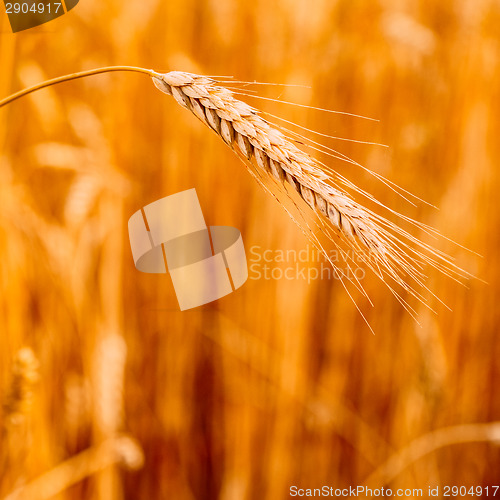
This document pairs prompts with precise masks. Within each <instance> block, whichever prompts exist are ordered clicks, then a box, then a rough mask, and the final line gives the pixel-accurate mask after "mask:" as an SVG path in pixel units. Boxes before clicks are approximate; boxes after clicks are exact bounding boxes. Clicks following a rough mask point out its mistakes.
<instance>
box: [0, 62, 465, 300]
mask: <svg viewBox="0 0 500 500" xmlns="http://www.w3.org/2000/svg"><path fill="white" fill-rule="evenodd" d="M110 71H128V72H137V73H143V74H147V75H149V76H150V77H152V79H153V82H154V84H155V85H156V87H157V88H158V89H160V90H161V91H162V92H165V93H166V94H168V95H171V96H173V97H174V98H175V100H176V101H177V102H178V103H179V104H180V105H181V106H183V107H184V108H187V109H188V110H190V111H191V112H192V113H194V115H196V116H197V117H198V118H199V119H200V120H201V121H202V122H203V123H205V124H206V125H207V126H208V127H210V128H211V129H212V130H214V131H215V132H216V133H217V134H218V135H219V136H220V137H221V138H222V140H223V141H224V142H225V143H226V144H227V145H228V146H229V147H230V148H231V149H233V150H234V151H235V152H236V153H237V154H238V155H239V156H240V157H241V158H242V159H243V160H244V161H245V163H246V164H247V166H248V167H250V171H251V173H252V174H253V175H254V177H256V179H257V180H258V181H259V182H260V183H261V184H262V185H263V186H264V188H266V189H268V190H269V191H271V193H272V194H273V195H275V196H276V194H275V191H274V190H273V188H267V187H266V183H265V180H266V179H274V180H276V181H277V182H279V183H280V184H279V186H281V185H283V186H288V187H289V188H291V189H292V190H294V191H296V192H297V193H298V194H299V196H300V197H301V198H302V199H303V200H304V201H305V202H306V203H307V204H308V205H309V206H310V207H311V208H312V209H313V210H314V211H315V212H316V213H317V214H318V215H319V216H320V221H321V222H322V224H323V228H324V229H326V231H325V232H326V234H327V235H328V236H330V232H329V230H328V229H329V228H328V227H327V226H328V225H329V226H331V227H332V228H333V229H334V230H335V231H336V233H337V236H338V237H339V238H340V240H343V241H344V242H347V243H348V245H349V247H350V248H351V249H352V250H353V252H354V253H355V254H357V255H358V258H360V260H362V261H364V262H365V263H366V264H367V265H368V266H369V267H370V268H371V269H372V270H373V271H374V272H375V274H377V275H378V276H379V277H380V278H381V279H382V280H383V281H384V282H386V283H387V284H388V286H389V288H390V289H391V291H392V292H393V293H394V294H395V295H396V297H397V298H398V300H400V301H402V302H403V303H404V305H405V307H406V306H407V305H408V304H407V303H406V301H404V300H403V299H402V297H401V296H399V294H398V293H396V292H395V290H394V289H393V288H392V286H391V285H390V284H389V283H388V282H387V280H386V278H389V281H390V280H392V281H393V282H395V283H397V284H398V285H400V286H401V287H402V288H403V289H405V290H406V291H408V292H409V293H410V294H412V295H414V296H416V297H417V298H418V299H419V300H421V301H422V302H425V300H424V297H423V295H422V294H421V293H420V292H419V288H423V289H425V290H427V291H428V292H429V293H430V294H431V295H434V294H432V292H431V291H430V290H429V289H428V288H427V287H426V286H425V274H424V272H423V270H424V266H425V265H430V266H432V267H434V268H436V269H437V270H439V271H440V272H442V273H443V274H445V275H447V276H449V277H452V278H453V279H458V278H463V277H470V276H471V275H470V274H469V273H467V272H466V271H464V270H462V269H460V268H459V267H457V266H456V265H455V264H454V263H453V262H452V259H451V258H450V257H448V256H447V255H445V254H443V253H442V252H439V251H438V250H436V249H435V248H433V247H432V246H430V245H427V244H425V243H423V242H422V241H420V240H419V239H418V238H416V237H414V236H412V235H411V234H409V233H408V232H406V231H404V230H403V229H402V228H401V227H400V226H399V225H397V224H394V223H393V222H391V221H389V220H387V219H386V218H384V217H382V216H381V215H379V214H378V213H375V212H373V211H371V210H369V209H367V208H365V207H363V206H362V205H361V204H359V203H358V202H357V201H355V200H354V198H353V197H352V196H351V194H350V193H347V192H345V191H344V190H343V189H344V188H347V189H348V190H350V191H353V192H358V193H360V194H362V195H363V196H365V197H367V198H369V199H370V200H371V201H374V202H376V203H378V204H379V205H382V204H381V203H380V202H377V200H375V199H374V198H373V197H371V196H370V195H369V194H367V193H365V192H363V191H361V190H360V189H358V188H357V187H356V186H355V185H353V184H352V183H350V182H349V181H347V179H345V178H343V177H341V176H340V175H338V174H337V173H336V172H335V171H333V170H332V169H328V168H325V166H324V165H323V164H321V163H320V162H319V161H317V160H315V159H314V158H313V157H312V156H310V155H309V154H307V153H306V152H304V151H302V150H301V149H299V148H298V147H297V146H296V145H295V143H296V142H299V143H302V139H303V138H302V139H300V140H297V137H298V134H296V133H295V132H291V131H287V130H286V129H284V128H283V127H278V126H276V125H273V124H271V123H270V122H269V121H267V120H265V119H264V118H263V117H262V115H261V114H260V112H259V111H258V110H257V109H255V108H253V107H251V106H249V105H248V104H246V103H244V102H242V101H240V100H238V99H236V98H235V97H234V94H233V92H232V91H231V90H229V89H228V88H226V87H223V86H221V85H219V84H218V82H217V81H216V80H215V79H213V78H209V77H206V76H200V75H195V74H192V73H185V72H180V71H172V72H170V73H165V74H161V73H158V72H156V71H153V70H149V69H144V68H140V67H133V66H109V67H105V68H98V69H93V70H88V71H82V72H79V73H73V74H71V75H66V76H62V77H58V78H54V79H52V80H47V81H45V82H42V83H40V84H37V85H34V86H33V87H30V88H27V89H24V90H21V91H19V92H17V93H15V94H13V95H11V96H8V97H6V98H4V99H2V100H0V108H1V107H3V106H5V105H7V104H10V103H12V102H13V101H15V100H17V99H19V98H21V97H24V96H26V95H28V94H30V93H31V92H35V91H38V90H40V89H42V88H45V87H48V86H50V85H54V84H58V83H62V82H65V81H68V80H74V79H77V78H83V77H87V76H92V75H97V74H101V73H107V72H110ZM354 116H356V115H354ZM301 137H302V136H301ZM311 142H312V144H316V145H318V143H315V142H314V141H311ZM320 146H321V145H320ZM313 149H318V148H314V147H313ZM319 150H320V151H323V152H327V154H329V153H328V151H333V150H331V149H330V148H323V149H321V148H320V149H319ZM334 153H335V154H334V155H333V156H334V157H336V158H338V159H341V160H342V161H349V163H352V164H356V162H354V161H353V160H350V159H349V158H347V157H346V156H344V155H341V154H340V153H337V152H334ZM356 165H357V164H356ZM254 166H256V168H257V169H258V170H257V173H255V172H254V170H253V167H254ZM375 176H376V177H377V178H379V176H378V175H376V174H375ZM388 184H389V185H390V184H392V183H390V182H389V183H388ZM278 189H279V188H278ZM286 193H287V194H289V193H288V191H286ZM390 212H392V213H393V214H395V215H397V216H400V217H401V219H402V220H404V221H405V222H407V223H410V224H413V225H415V226H417V227H418V228H419V229H421V230H423V231H424V232H426V233H431V234H434V235H435V234H436V231H435V230H434V229H432V228H431V227H429V226H426V225H424V224H421V223H418V222H416V221H413V220H411V219H409V218H408V217H405V216H402V215H401V214H397V213H396V212H394V211H393V210H390ZM301 215H302V214H301ZM324 221H326V222H327V225H325V224H324ZM302 229H304V228H303V227H302ZM309 229H310V228H309ZM308 234H309V236H311V235H312V231H311V230H310V231H309V232H308ZM332 241H334V243H335V244H337V242H336V241H335V240H332ZM316 242H318V240H315V243H316ZM318 243H319V242H318ZM341 254H342V255H343V256H344V258H346V260H351V261H353V259H352V257H351V256H349V255H348V254H347V253H345V252H344V251H343V250H341ZM330 262H331V261H330ZM331 263H332V265H333V266H334V267H335V265H334V263H333V262H331ZM355 285H356V284H355ZM358 285H359V283H358ZM344 287H345V285H344ZM358 289H361V291H362V292H364V291H363V290H362V287H361V286H360V285H359V286H358ZM438 300H439V299H438Z"/></svg>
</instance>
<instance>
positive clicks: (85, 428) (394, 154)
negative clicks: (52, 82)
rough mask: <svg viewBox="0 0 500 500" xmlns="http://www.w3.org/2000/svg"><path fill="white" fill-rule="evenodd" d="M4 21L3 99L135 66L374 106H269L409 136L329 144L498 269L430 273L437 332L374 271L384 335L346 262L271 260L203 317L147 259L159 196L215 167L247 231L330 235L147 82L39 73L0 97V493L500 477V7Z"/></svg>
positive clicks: (228, 220) (208, 210) (82, 7)
mask: <svg viewBox="0 0 500 500" xmlns="http://www.w3.org/2000/svg"><path fill="white" fill-rule="evenodd" d="M1 23H2V24H1V31H0V62H1V65H0V68H1V71H0V98H1V97H4V96H7V95H8V94H10V93H13V92H15V91H17V90H19V89H21V88H24V87H27V86H30V85H33V84H35V83H38V82H40V81H42V80H44V79H47V78H52V77H56V76H60V75H63V74H66V73H72V72H76V71H80V70H85V69H91V68H95V67H99V66H107V65H113V64H118V65H123V64H128V65H136V66H141V67H145V68H152V69H155V70H158V71H171V70H184V71H191V72H195V73H200V74H208V75H232V76H234V77H235V78H236V79H241V80H250V81H254V80H257V81H261V82H276V83H285V84H296V85H303V86H304V87H300V86H299V87H284V88H277V87H251V88H252V89H257V90H258V91H259V93H260V94H261V95H263V96H267V97H270V98H282V99H284V100H287V101H293V102H296V103H300V104H305V105H310V106H317V107H323V108H328V109H333V110H339V111H347V112H351V113H357V114H362V115H366V116H370V117H376V118H378V119H379V120H380V122H377V123H375V122H367V121H365V120H361V119H354V118H349V117H345V116H344V117H343V116H339V115H332V114H329V113H322V112H319V111H314V110H310V109H306V108H296V107H291V106H286V105H283V104H282V105H278V104H276V103H272V102H266V101H256V100H253V99H250V98H246V99H245V100H246V101H247V102H249V103H251V104H253V105H256V106H258V107H261V108H263V109H266V110H269V111H271V112H273V113H275V114H278V113H279V114H280V116H283V117H285V118H287V119H289V120H292V121H295V122H297V123H300V124H301V125H303V126H306V127H308V128H313V129H315V130H318V131H321V132H323V133H327V134H331V135H340V136H343V137H349V138H354V139H360V140H368V141H379V142H383V143H385V144H388V145H389V146H390V148H389V149H384V148H380V147H374V146H366V145H360V144H354V143H348V142H342V143H339V142H333V141H328V144H329V145H332V146H333V147H336V148H337V149H339V150H340V151H341V152H343V153H345V154H348V155H350V156H352V157H353V158H354V159H355V160H357V161H360V162H361V163H363V164H364V165H366V166H367V167H369V168H371V169H372V170H374V171H376V172H378V173H381V174H383V175H385V176H386V177H388V178H389V179H391V180H392V181H395V182H397V183H398V184H400V185H401V186H402V187H403V188H405V189H407V190H409V191H411V192H412V193H415V194H416V195H418V196H419V197H421V198H423V199H425V200H427V201H428V202H430V203H432V204H433V205H436V206H437V207H439V210H436V209H434V208H432V207H429V206H428V205H425V204H419V205H418V206H417V207H414V206H412V205H410V204H408V203H406V202H404V201H403V200H401V198H399V197H397V196H396V195H395V194H394V193H393V192H391V191H390V190H389V189H388V188H387V187H385V186H383V185H382V184H381V183H378V182H376V181H374V180H373V179H372V178H370V177H369V176H366V175H364V174H362V172H361V171H360V170H357V169H355V168H352V167H350V166H348V165H345V164H341V163H339V162H338V161H335V160H333V159H330V160H329V164H330V165H331V166H333V167H334V168H338V169H339V171H341V172H342V173H344V174H345V175H347V176H348V177H349V179H351V180H353V181H354V182H356V183H359V184H360V185H361V186H362V187H364V188H366V189H368V190H369V191H370V192H371V193H373V194H374V195H375V196H377V197H378V198H379V199H381V200H382V201H383V202H384V203H385V204H387V205H389V206H391V207H393V208H395V209H397V210H399V211H402V212H404V213H405V214H407V215H410V216H412V217H414V218H416V219H418V220H420V221H422V222H425V223H427V224H431V225H432V226H433V227H436V228H437V229H438V230H440V231H441V232H442V233H443V234H445V235H446V236H447V237H449V238H451V239H453V240H456V241H458V242H459V243H460V244H461V245H464V246H465V247H467V248H470V249H472V250H473V251H475V252H477V253H479V254H481V255H482V258H479V257H477V256H475V255H474V254H472V253H471V252H468V251H466V250H463V249H462V248H460V247H457V246H455V245H453V244H451V243H449V242H448V241H447V240H441V241H439V240H438V241H432V240H430V241H431V242H432V243H433V244H436V246H437V247H438V248H439V249H441V250H444V251H446V252H448V253H450V254H452V255H453V256H454V257H456V258H457V262H458V263H459V265H461V266H462V267H464V268H465V269H467V270H468V271H470V272H472V273H474V274H475V275H477V276H478V277H479V278H481V279H482V280H484V281H486V282H488V284H485V283H484V282H482V281H480V280H471V281H470V282H468V283H466V285H467V286H462V285H461V284H458V283H455V282H454V281H452V280H450V279H446V278H443V277H440V276H438V275H437V274H435V273H430V274H431V276H430V282H429V283H430V287H431V289H432V290H433V291H435V292H436V293H437V294H438V296H439V297H441V298H442V299H443V301H444V302H445V303H446V304H448V305H449V306H450V308H451V309H452V311H449V310H447V309H446V308H445V307H443V306H441V305H440V304H439V303H438V302H437V301H435V300H431V304H432V306H433V307H435V308H436V310H437V313H438V314H437V315H435V314H433V313H431V312H429V311H428V310H427V309H425V308H424V307H422V306H419V305H418V304H415V303H413V304H412V305H414V306H416V307H417V310H418V312H419V321H420V323H421V325H422V326H421V327H420V326H418V325H417V324H416V322H415V321H414V320H413V319H412V318H411V317H410V316H409V315H408V314H407V313H406V312H405V311H404V310H403V309H402V308H401V306H400V305H399V304H398V303H397V301H396V300H395V299H394V297H393V296H392V295H391V293H390V292H389V290H388V289H387V288H386V287H384V286H383V285H381V284H380V282H378V281H377V280H376V279H374V278H370V277H367V278H366V280H365V282H364V283H363V285H364V286H365V287H366V289H367V291H368V292H369V294H370V296H371V298H372V299H373V301H374V303H375V307H374V308H370V307H367V305H366V303H365V302H364V301H363V300H361V298H360V297H356V298H357V299H358V300H359V302H358V303H359V304H360V307H361V308H362V309H363V312H364V314H365V315H366V318H367V320H368V321H369V323H370V325H371V326H372V327H373V329H374V331H375V333H376V334H375V335H372V334H371V332H370V331H369V329H368V328H367V326H366V325H365V324H364V322H363V320H362V318H361V316H360V315H359V314H358V312H357V310H356V308H355V307H354V305H353V303H352V301H351V300H350V299H349V297H348V296H347V295H346V293H345V292H344V290H343V288H342V286H341V285H340V283H339V282H338V281H336V280H315V281H313V282H311V283H309V284H308V283H307V282H306V281H304V280H302V279H297V280H285V279H282V280H249V281H248V282H247V283H246V284H245V285H244V286H243V287H242V288H241V289H239V290H237V291H236V292H235V293H232V294H230V295H229V296H227V297H225V298H223V299H220V300H218V301H216V302H214V303H211V304H208V305H206V306H203V307H200V308H197V309H193V310H190V311H185V312H180V311H178V310H177V302H176V299H175V294H174V291H173V288H172V283H171V281H170V278H169V277H168V276H166V275H163V276H161V275H149V274H141V273H139V272H137V271H136V269H135V267H134V264H133V261H132V256H131V252H130V247H129V242H128V234H127V221H128V218H129V217H130V216H131V215H132V214H133V213H134V212H135V211H136V210H138V209H139V208H140V207H143V206H144V205H146V204H148V203H150V202H152V201H154V200H156V199H159V198H161V197H163V196H167V195H168V194H173V193H175V192H178V191H180V190H183V189H189V188H192V187H195V188H196V191H197V193H198V196H199V198H200V202H201V206H202V207H203V210H204V214H205V218H206V220H207V223H208V224H216V225H228V226H234V227H236V228H238V229H240V230H241V232H242V236H243V241H244V243H245V247H246V249H247V252H248V251H249V249H250V248H251V247H260V248H261V249H270V250H273V251H278V250H287V249H295V250H297V251H298V250H300V249H303V248H305V247H307V245H308V244H309V242H308V240H307V239H306V238H305V236H304V235H303V234H302V233H301V232H300V230H299V229H298V228H297V226H296V225H295V224H294V222H293V221H292V220H290V219H289V217H288V216H287V214H286V213H285V212H284V210H283V209H282V207H280V206H279V204H277V203H276V202H275V201H274V200H273V199H272V198H271V197H270V196H269V195H267V194H266V193H265V192H264V191H263V190H262V189H261V188H260V187H259V186H258V185H257V183H255V182H254V181H253V180H252V178H251V177H250V176H249V175H248V173H247V172H246V171H245V167H244V165H243V164H242V163H241V162H240V161H239V160H238V158H237V157H236V156H235V155H234V154H233V153H232V152H231V151H230V150H229V149H228V148H227V147H226V146H225V145H224V144H223V142H222V141H221V140H220V139H219V138H218V137H217V136H216V135H215V134H213V133H211V132H210V130H208V129H207V128H206V127H204V126H203V125H202V124H201V123H200V122H198V121H197V120H196V118H195V117H194V116H192V115H191V114H190V113H189V112H187V111H186V110H184V109H181V108H180V107H179V106H178V105H177V104H176V102H175V101H174V100H173V99H172V98H170V97H168V96H166V95H164V94H162V93H160V92H159V91H158V90H157V89H155V87H154V86H153V84H152V82H151V81H150V79H149V78H148V77H146V76H144V75H139V74H133V73H111V74H105V75H100V76H93V77H90V78H86V79H83V80H77V81H73V82H68V83H63V84H60V85H58V86H56V87H51V88H49V89H46V90H42V91H40V92H38V93H35V94H32V95H30V96H29V97H26V98H24V99H22V100H20V101H17V102H15V103H12V104H11V105H9V106H7V107H5V108H2V109H1V110H0V114H1V115H0V140H1V152H0V257H1V261H0V283H1V297H0V321H1V324H0V329H1V336H0V397H1V400H2V405H0V407H1V409H0V423H1V430H0V497H1V498H4V497H5V496H7V495H8V494H9V493H10V492H13V491H14V490H16V489H17V491H18V492H19V495H21V493H22V488H23V487H25V486H26V485H29V484H30V483H32V481H35V480H37V481H38V482H37V483H34V485H35V486H33V484H32V488H31V490H24V491H25V493H24V497H26V498H30V500H32V499H35V498H52V495H53V494H55V493H57V492H58V491H60V493H59V496H57V498H61V499H62V498H71V499H75V500H78V499H83V498H85V499H93V498H96V499H97V498H100V499H107V500H108V499H109V500H115V499H121V498H126V499H136V498H137V499H156V498H158V499H168V498H172V499H179V500H182V499H223V500H232V499H273V500H274V499H280V498H289V488H290V486H292V485H297V486H299V487H302V488H314V487H321V486H323V485H329V486H334V487H346V486H357V485H371V486H372V487H373V488H380V487H381V486H386V487H388V486H390V487H391V488H392V489H393V490H395V489H396V488H422V489H424V491H425V492H426V491H427V487H428V486H429V485H430V486H437V485H441V486H444V485H459V486H460V485H465V486H467V487H470V486H483V487H486V486H492V485H495V484H499V482H500V476H499V475H498V470H500V451H499V448H498V445H499V443H500V430H499V428H500V423H498V424H496V423H495V421H496V420H500V419H499V415H500V398H499V397H498V395H497V390H498V384H499V381H500V363H499V359H500V342H499V341H498V333H499V316H500V308H499V307H498V303H499V298H500V293H499V292H500V280H499V273H500V266H499V261H498V258H497V255H498V249H499V248H500V238H499V232H498V228H499V222H500V208H499V203H498V193H499V192H500V176H499V174H498V172H499V169H498V165H497V162H498V159H499V158H500V146H499V144H500V141H499V140H498V137H499V135H500V127H499V125H500V71H499V67H500V66H499V65H500V35H499V28H498V27H499V25H500V5H499V4H498V2H496V1H494V0H459V1H455V2H441V1H437V0H432V1H429V0H420V1H418V0H413V1H410V0H407V1H396V0H377V1H373V0H371V1H361V0H355V1H353V0H339V1H331V0H329V1H327V0H313V1H306V0H303V1H301V0H277V1H274V2H269V1H268V0H253V1H251V2H242V1H240V2H234V1H231V0H183V1H179V0H169V1H166V2H160V0H150V1H148V2H140V1H138V0H135V1H128V2H119V1H116V0H110V1H108V2H97V1H95V0H81V1H80V3H79V4H78V5H77V6H76V7H75V9H73V10H72V11H70V12H69V13H68V14H66V15H64V16H62V17H61V18H59V19H57V20H54V21H52V22H50V23H48V24H46V25H43V26H40V27H37V28H33V29H31V30H27V31H24V32H20V33H17V34H12V33H10V28H9V24H8V20H7V16H6V15H5V14H4V13H3V12H2V16H1ZM322 142H323V141H322ZM325 142H326V140H325ZM415 234H416V235H417V236H419V237H424V236H425V235H424V236H423V235H422V234H418V233H415ZM310 265H311V266H315V265H317V263H314V262H313V263H310ZM26 348H28V349H26ZM482 424H486V425H482ZM457 426H458V427H457ZM118 435H120V436H121V435H126V436H127V437H129V438H131V440H127V439H125V440H123V439H122V441H119V438H118V437H117V436H118ZM464 441H465V442H464ZM118 442H119V443H121V444H122V446H121V447H120V446H118V445H117V443H118ZM102 443H105V444H104V445H103V444H102ZM106 443H108V445H109V446H108V445H106ZM106 446H108V448H106ZM122 448H123V449H122ZM110 450H111V451H110ZM141 454H142V458H143V464H141ZM129 455H130V456H129ZM127 457H128V458H127ZM67 460H73V461H70V462H68V463H66V466H65V467H62V468H61V467H59V468H56V467H57V466H60V464H63V463H64V462H65V461H67ZM141 465H142V467H141ZM50 474H52V475H50ZM37 478H38V479H37ZM57 481H59V483H58V482H57ZM57 485H58V486H57ZM26 491H28V492H29V494H28V493H26ZM490 491H492V490H490ZM499 494H500V492H499ZM424 496H425V495H424ZM11 498H17V497H11Z"/></svg>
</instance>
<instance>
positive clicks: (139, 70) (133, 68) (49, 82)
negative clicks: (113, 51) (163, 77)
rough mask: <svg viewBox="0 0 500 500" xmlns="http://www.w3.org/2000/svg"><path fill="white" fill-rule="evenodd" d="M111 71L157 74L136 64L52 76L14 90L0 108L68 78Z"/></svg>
mask: <svg viewBox="0 0 500 500" xmlns="http://www.w3.org/2000/svg"><path fill="white" fill-rule="evenodd" d="M112 71H130V72H135V73H143V74H146V75H148V76H151V77H153V76H157V73H156V72H155V71H153V70H151V69H145V68H139V67H137V66H106V67H103V68H97V69H89V70H87V71H80V72H78V73H72V74H70V75H64V76H59V77H57V78H53V79H51V80H47V81H45V82H42V83H38V84H36V85H33V87H29V88H27V89H23V90H20V91H19V92H16V93H15V94H12V95H10V96H8V97H6V98H5V99H2V100H1V101H0V108H1V107H3V106H5V105H7V104H10V103H11V102H14V101H16V100H17V99H20V98H21V97H24V96H26V95H28V94H31V93H32V92H36V91H37V90H41V89H44V88H46V87H50V86H52V85H56V84H58V83H63V82H69V81H70V80H77V79H78V78H85V77H87V76H92V75H99V74H102V73H111V72H112Z"/></svg>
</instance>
